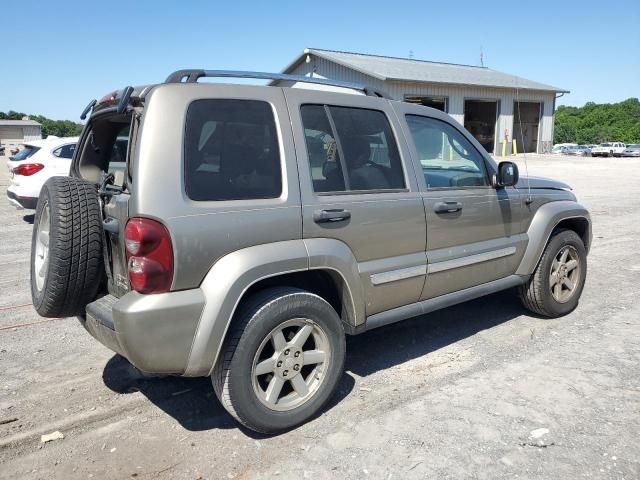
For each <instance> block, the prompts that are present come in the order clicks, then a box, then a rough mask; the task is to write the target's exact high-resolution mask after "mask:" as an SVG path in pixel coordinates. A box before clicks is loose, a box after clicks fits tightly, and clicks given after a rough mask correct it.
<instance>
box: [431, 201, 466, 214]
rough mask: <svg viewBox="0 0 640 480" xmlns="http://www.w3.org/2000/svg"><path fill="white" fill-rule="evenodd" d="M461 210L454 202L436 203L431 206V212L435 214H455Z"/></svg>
mask: <svg viewBox="0 0 640 480" xmlns="http://www.w3.org/2000/svg"><path fill="white" fill-rule="evenodd" d="M460 210H462V204H461V203H460V202H456V201H445V202H438V203H436V204H434V205H433V211H434V212H436V213H455V212H459V211H460Z"/></svg>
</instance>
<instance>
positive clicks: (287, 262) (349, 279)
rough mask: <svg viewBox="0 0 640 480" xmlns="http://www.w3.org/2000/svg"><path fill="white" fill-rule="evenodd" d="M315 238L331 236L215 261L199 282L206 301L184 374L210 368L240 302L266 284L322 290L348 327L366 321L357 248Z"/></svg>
mask: <svg viewBox="0 0 640 480" xmlns="http://www.w3.org/2000/svg"><path fill="white" fill-rule="evenodd" d="M316 240H327V241H328V242H321V244H320V245H318V244H317V243H316V242H314V241H313V240H312V241H310V242H308V241H307V240H291V241H284V242H276V243H272V244H265V245H257V246H254V247H248V248H245V249H241V250H238V251H236V252H233V253H230V254H229V255H226V256H225V257H223V258H221V259H220V260H218V261H217V262H216V263H215V264H214V266H213V267H212V268H211V270H210V271H209V273H208V274H207V275H206V277H205V279H204V281H203V282H202V284H201V286H200V288H201V289H202V291H203V293H204V296H205V307H204V309H203V312H202V314H201V317H200V320H199V322H198V327H197V329H196V333H195V336H194V340H193V344H192V347H191V351H190V354H189V360H188V364H187V368H186V370H185V373H184V375H186V376H202V375H210V374H211V371H212V370H213V368H214V366H215V363H216V360H217V357H218V354H219V352H220V350H221V347H222V345H223V343H224V341H225V338H226V336H227V334H228V332H229V327H230V325H231V324H232V322H233V320H234V316H235V313H236V312H237V310H238V307H239V306H240V304H241V302H242V301H244V300H245V299H247V298H248V297H249V296H250V295H252V294H253V293H257V292H258V291H261V290H264V289H265V288H270V287H273V286H291V287H298V288H303V289H305V290H308V291H311V292H312V293H316V294H318V295H320V296H321V297H323V298H325V300H327V301H328V302H329V304H330V305H331V306H332V307H333V308H335V309H336V311H337V312H338V314H339V316H340V317H341V318H342V320H343V325H344V327H345V330H346V331H349V330H350V329H351V328H352V327H353V326H355V325H358V324H360V323H363V322H364V300H363V298H364V297H363V293H362V285H361V284H360V282H359V277H358V275H357V263H356V260H355V258H354V257H353V253H352V252H351V250H350V249H349V248H348V247H347V246H346V245H345V244H343V243H342V242H338V241H336V240H330V239H316ZM308 243H310V244H311V248H309V244H308ZM336 243H337V244H340V245H335V244H336ZM322 247H324V248H322ZM345 249H346V250H347V251H345ZM318 256H322V260H321V262H320V261H319V258H318Z"/></svg>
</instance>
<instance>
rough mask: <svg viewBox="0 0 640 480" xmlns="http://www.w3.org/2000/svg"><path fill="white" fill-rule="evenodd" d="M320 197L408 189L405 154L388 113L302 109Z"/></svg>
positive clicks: (332, 107)
mask: <svg viewBox="0 0 640 480" xmlns="http://www.w3.org/2000/svg"><path fill="white" fill-rule="evenodd" d="M301 115H302V124H303V126H304V132H305V139H306V144H307V152H308V156H309V167H310V169H311V178H312V181H313V188H314V191H316V192H341V191H366V190H390V189H392V190H394V189H403V188H405V183H404V175H403V171H402V163H401V161H400V154H399V153H398V148H397V145H396V142H395V139H394V137H393V133H392V131H391V126H390V125H389V121H388V119H387V117H386V116H385V114H384V113H382V112H380V111H377V110H367V109H362V108H352V107H335V106H325V105H303V106H302V107H301Z"/></svg>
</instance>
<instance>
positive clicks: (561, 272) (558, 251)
mask: <svg viewBox="0 0 640 480" xmlns="http://www.w3.org/2000/svg"><path fill="white" fill-rule="evenodd" d="M586 277H587V252H586V249H585V247H584V244H583V243H582V239H581V238H580V237H579V236H578V234H577V233H576V232H574V231H573V230H565V229H562V230H556V231H555V232H554V234H553V235H552V237H551V239H550V240H549V243H548V244H547V247H546V248H545V250H544V252H543V254H542V258H541V259H540V262H539V263H538V266H537V267H536V270H535V271H534V272H533V275H532V276H531V278H530V279H529V281H528V282H527V283H526V284H525V285H523V286H522V287H520V292H519V293H520V300H521V301H522V304H523V305H524V307H525V308H527V309H528V310H531V311H532V312H534V313H537V314H539V315H543V316H545V317H550V318H556V317H561V316H563V315H566V314H567V313H569V312H571V311H573V310H574V309H575V308H576V307H577V306H578V301H579V300H580V295H581V294H582V289H583V288H584V282H585V279H586Z"/></svg>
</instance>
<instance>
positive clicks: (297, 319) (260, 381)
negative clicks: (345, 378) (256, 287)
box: [212, 288, 345, 433]
mask: <svg viewBox="0 0 640 480" xmlns="http://www.w3.org/2000/svg"><path fill="white" fill-rule="evenodd" d="M236 321H237V322H238V323H237V325H236V327H235V328H234V331H233V332H232V333H231V334H230V336H229V338H228V339H227V340H226V342H225V345H224V347H223V350H222V352H221V353H220V357H219V360H218V363H217V365H216V367H215V369H214V372H213V375H212V381H213V386H214V390H215V392H216V394H217V396H218V398H219V399H220V402H221V403H222V404H223V406H224V407H225V408H226V410H227V411H228V412H229V413H230V414H231V415H232V416H233V417H234V418H235V419H236V420H238V421H239V422H240V423H242V424H243V425H245V426H246V427H248V428H250V429H252V430H255V431H258V432H262V433H277V432H281V431H284V430H287V429H290V428H292V427H295V426H297V425H300V424H301V423H303V422H305V421H307V420H308V419H310V418H311V417H312V416H313V415H315V414H316V413H317V412H318V411H319V410H320V408H322V406H323V405H324V404H325V403H326V401H327V400H328V399H329V398H330V396H331V394H332V393H333V391H334V390H335V387H336V385H337V383H338V381H339V379H340V375H341V374H342V369H343V365H344V356H345V338H344V331H343V328H342V324H341V320H340V318H339V317H338V315H337V313H336V312H335V310H334V309H333V308H332V307H331V306H330V305H329V304H328V303H327V302H326V301H325V300H324V299H322V298H321V297H319V296H317V295H314V294H311V293H309V292H306V291H303V290H299V289H293V288H275V289H268V290H265V291H264V292H261V293H259V294H257V295H256V296H254V297H252V298H250V299H249V300H248V302H247V303H246V304H245V306H244V308H242V311H241V312H240V314H239V316H238V317H237V318H236Z"/></svg>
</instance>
